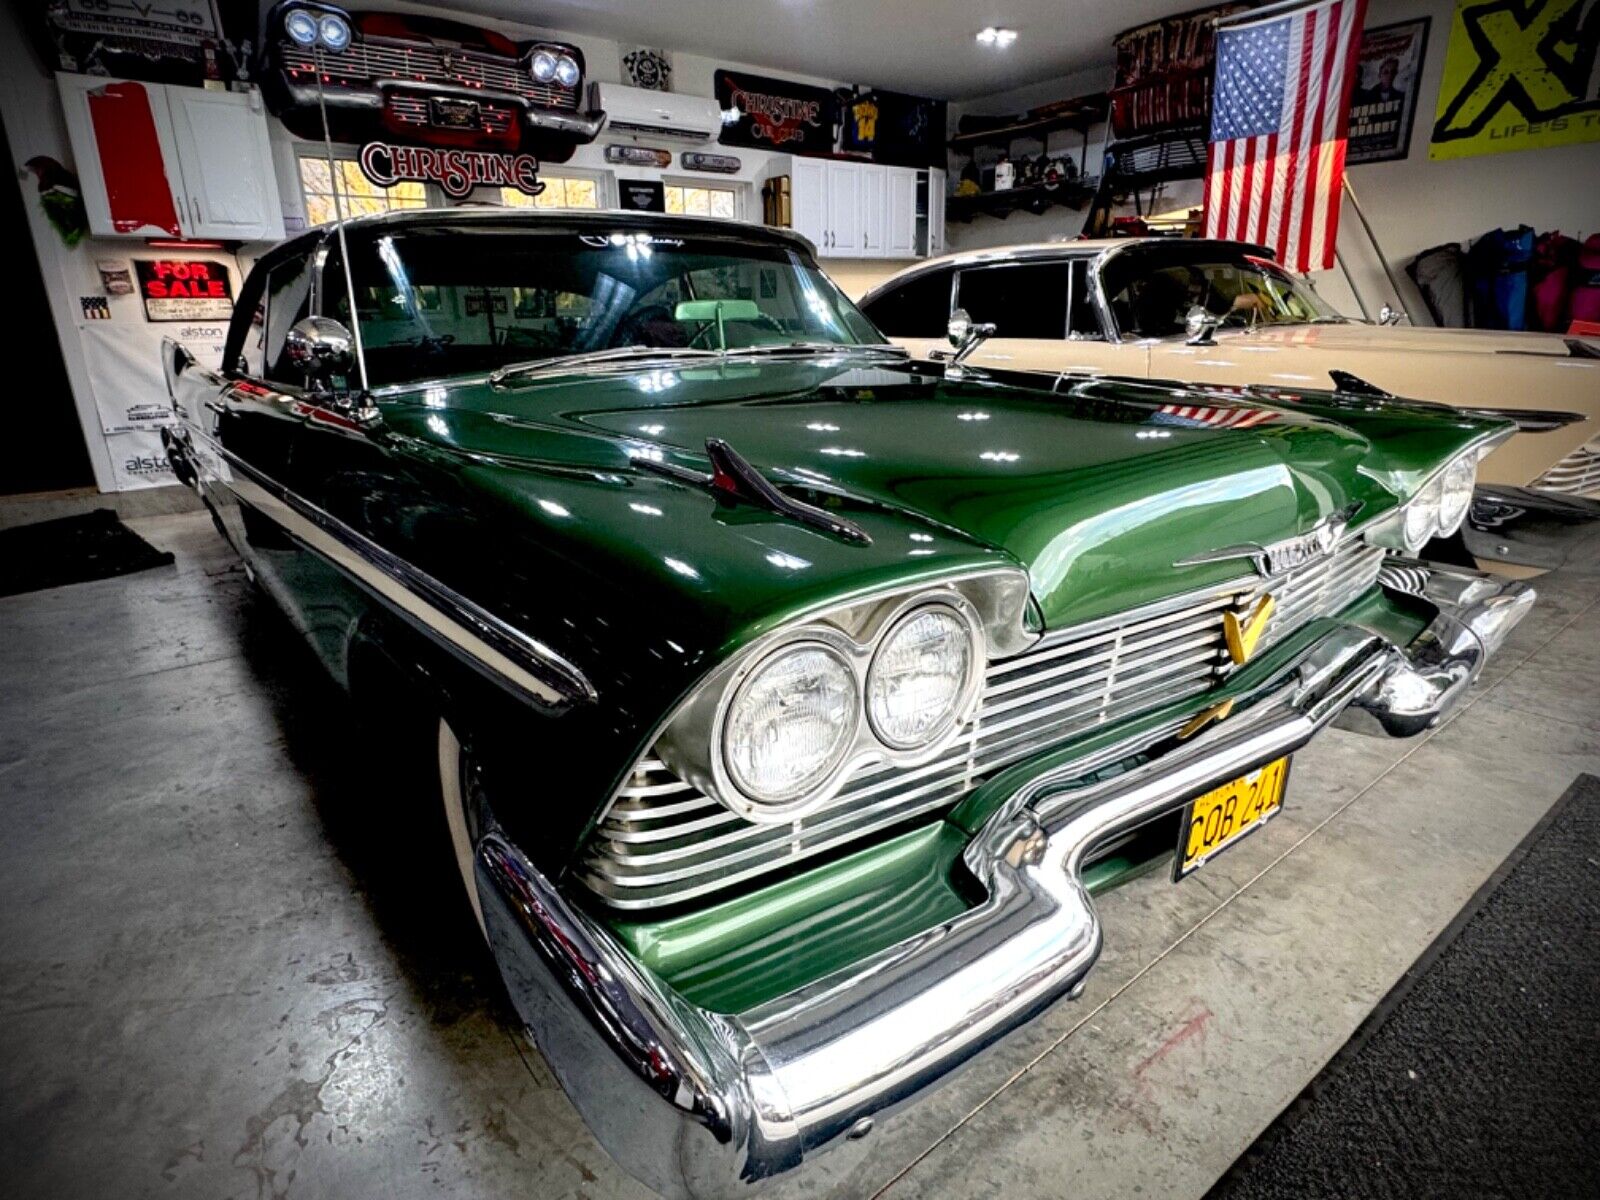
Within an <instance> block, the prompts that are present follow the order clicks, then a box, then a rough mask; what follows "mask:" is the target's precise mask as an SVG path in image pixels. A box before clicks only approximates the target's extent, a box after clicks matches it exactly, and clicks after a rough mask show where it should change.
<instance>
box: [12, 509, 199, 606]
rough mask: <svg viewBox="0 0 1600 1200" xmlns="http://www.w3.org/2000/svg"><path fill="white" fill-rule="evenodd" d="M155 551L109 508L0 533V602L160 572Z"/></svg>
mask: <svg viewBox="0 0 1600 1200" xmlns="http://www.w3.org/2000/svg"><path fill="white" fill-rule="evenodd" d="M171 562H172V555H170V554H167V553H164V552H163V551H160V550H157V549H156V548H155V547H154V546H152V545H151V544H150V543H149V542H147V541H145V540H144V539H143V538H142V537H140V536H139V535H138V534H137V533H135V532H134V531H133V530H131V529H129V528H128V527H127V526H126V525H124V524H123V523H122V522H121V521H120V520H118V519H117V514H116V513H114V512H112V511H111V510H110V509H109V508H97V509H95V510H94V511H93V512H87V513H84V514H82V515H81V516H76V517H61V518H60V519H58V520H55V521H39V522H37V523H35V524H33V525H18V526H16V527H15V528H13V529H0V596H15V595H17V594H18V593H19V592H36V591H38V590H39V589H40V588H52V587H61V586H62V585H63V584H67V583H84V582H86V581H87V580H90V579H109V578H110V577H111V576H113V575H128V574H131V573H133V572H134V571H146V570H149V569H150V568H151V567H164V566H167V565H168V564H170V563H171Z"/></svg>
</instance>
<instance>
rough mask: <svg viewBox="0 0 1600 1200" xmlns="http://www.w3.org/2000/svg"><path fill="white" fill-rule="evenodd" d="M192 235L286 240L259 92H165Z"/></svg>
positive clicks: (192, 90) (188, 224)
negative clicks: (170, 114)
mask: <svg viewBox="0 0 1600 1200" xmlns="http://www.w3.org/2000/svg"><path fill="white" fill-rule="evenodd" d="M167 101H168V104H169V105H170V107H171V110H172V129H173V133H174V134H175V135H176V140H177V147H178V163H179V165H180V167H181V170H182V175H183V191H184V201H185V207H186V209H187V212H186V213H185V224H186V225H187V226H188V232H189V235H190V236H191V237H205V238H225V239H228V240H233V241H259V240H265V239H273V240H276V239H278V238H281V237H283V211H282V209H281V208H280V207H279V204H278V182H277V176H276V175H275V174H274V173H273V170H272V147H271V146H270V145H269V143H268V141H267V116H266V111H265V110H264V109H263V108H262V106H261V99H260V95H259V93H253V92H248V93H247V92H212V91H205V90H203V89H201V88H184V87H172V88H168V89H167Z"/></svg>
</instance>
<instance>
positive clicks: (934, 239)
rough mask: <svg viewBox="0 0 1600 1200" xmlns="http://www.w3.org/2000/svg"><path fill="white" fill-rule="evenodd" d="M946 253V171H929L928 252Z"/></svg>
mask: <svg viewBox="0 0 1600 1200" xmlns="http://www.w3.org/2000/svg"><path fill="white" fill-rule="evenodd" d="M943 253H944V172H943V171H929V172H928V254H929V256H930V257H931V256H933V255H935V254H943Z"/></svg>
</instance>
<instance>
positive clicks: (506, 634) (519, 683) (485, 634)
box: [218, 447, 599, 708]
mask: <svg viewBox="0 0 1600 1200" xmlns="http://www.w3.org/2000/svg"><path fill="white" fill-rule="evenodd" d="M218 452H219V453H220V454H221V455H222V457H223V458H224V459H225V460H226V461H227V462H228V463H229V465H231V466H232V467H234V468H235V469H236V470H237V471H238V473H239V475H240V476H241V477H242V478H236V479H235V480H234V488H235V490H236V491H239V492H240V493H241V499H244V500H246V501H247V502H253V505H254V507H256V508H257V510H258V511H261V513H262V515H263V516H264V517H267V518H268V519H270V520H272V521H274V522H275V523H276V524H278V525H280V526H282V527H283V528H284V530H285V531H286V532H287V533H289V535H290V536H292V537H294V538H295V539H296V540H297V541H299V542H300V543H301V544H302V545H305V546H307V547H308V548H310V549H311V550H313V551H315V552H316V553H318V554H321V555H322V556H323V557H324V558H326V559H327V560H328V561H329V562H330V563H332V564H333V565H334V566H335V567H336V568H338V569H339V570H340V571H342V572H343V573H344V574H345V575H347V576H348V577H350V578H351V579H352V580H354V581H355V582H356V583H357V584H358V585H360V586H361V587H362V588H363V590H365V591H367V592H369V593H370V594H372V595H373V596H375V597H376V598H377V599H379V600H380V601H382V602H383V603H384V604H385V606H386V607H388V608H389V609H390V610H392V611H393V612H395V613H396V615H398V616H400V617H401V618H402V619H403V620H405V621H406V622H407V623H408V624H410V625H412V626H414V627H416V628H418V629H420V630H421V631H422V632H424V633H426V634H428V635H429V636H430V637H432V638H433V639H434V640H435V641H438V642H440V643H441V644H444V645H445V646H446V647H447V648H448V649H451V650H452V651H455V652H458V653H462V654H464V655H466V656H467V657H469V658H470V659H471V661H472V665H473V666H474V667H476V668H478V669H480V670H482V671H484V672H486V673H488V674H490V675H492V676H494V677H496V678H497V679H501V680H504V681H505V682H506V683H508V684H510V685H512V686H514V687H515V688H517V689H518V690H520V691H523V692H525V693H527V694H528V695H529V696H530V697H531V698H532V699H534V700H535V701H536V702H537V703H539V704H541V705H543V706H545V707H548V708H561V707H565V706H567V705H570V704H573V703H580V702H582V703H588V702H592V701H594V700H596V699H598V698H599V696H598V693H597V692H596V691H595V689H594V686H593V685H592V684H591V683H590V682H589V680H588V679H587V678H586V677H585V676H584V674H583V672H582V671H580V670H579V669H578V668H577V667H576V666H574V665H573V664H572V663H571V662H569V661H568V660H567V659H565V658H564V657H562V656H561V655H560V654H559V653H557V652H556V651H555V650H553V649H551V648H550V647H549V646H546V645H545V644H544V643H543V642H540V641H538V640H537V639H535V638H532V637H530V636H528V635H527V634H526V633H523V632H522V631H521V630H520V629H517V628H516V627H515V626H513V625H511V624H509V623H508V622H506V621H504V620H502V619H501V618H500V617H497V616H496V615H495V614H493V613H491V612H490V611H489V610H488V609H485V608H483V607H482V606H481V605H478V604H476V603H474V602H473V601H471V600H469V599H467V598H466V597H465V596H463V595H461V594H460V593H459V592H457V591H455V590H454V589H453V588H451V587H450V586H449V585H448V584H444V583H441V582H440V581H439V580H437V579H435V578H433V576H431V575H429V574H427V573H426V572H424V571H422V570H420V569H418V568H417V567H414V566H412V565H411V564H410V563H408V562H406V561H405V560H404V559H403V558H401V557H400V556H399V555H397V554H395V553H393V552H392V551H390V550H387V549H385V548H384V547H383V546H380V545H379V544H378V543H377V542H375V541H373V540H372V539H371V538H369V537H367V536H366V535H365V534H363V533H361V532H360V531H359V530H357V529H354V528H352V527H351V526H349V525H347V524H345V522H343V521H341V520H339V518H338V517H335V516H333V515H332V514H331V513H329V512H327V511H325V510H324V509H322V508H320V507H318V506H317V505H316V504H314V503H312V502H311V501H310V500H307V499H306V498H305V497H303V496H300V495H298V494H297V493H295V492H293V491H292V490H290V489H289V488H288V487H286V486H284V485H283V484H281V483H279V482H278V481H276V480H274V479H273V478H271V477H270V476H269V475H267V474H265V473H264V472H262V471H260V470H258V469H257V468H255V467H253V466H251V465H250V464H249V463H248V462H246V461H245V460H244V459H242V458H240V457H239V455H237V454H235V453H234V452H233V451H231V450H227V449H225V448H222V447H218ZM251 489H255V490H256V491H257V492H259V493H260V494H259V495H250V494H248V493H250V491H251ZM395 589H398V590H399V592H400V593H401V594H396V590H395Z"/></svg>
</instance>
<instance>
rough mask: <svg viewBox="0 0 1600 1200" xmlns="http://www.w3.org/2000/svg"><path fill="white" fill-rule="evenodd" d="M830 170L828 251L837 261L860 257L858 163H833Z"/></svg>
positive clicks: (829, 166) (830, 164)
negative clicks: (838, 259)
mask: <svg viewBox="0 0 1600 1200" xmlns="http://www.w3.org/2000/svg"><path fill="white" fill-rule="evenodd" d="M827 168H828V249H827V251H826V253H828V254H830V255H832V256H833V257H835V258H859V257H860V256H861V177H862V169H861V167H860V166H859V165H858V164H856V163H845V162H830V163H828V164H827Z"/></svg>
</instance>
